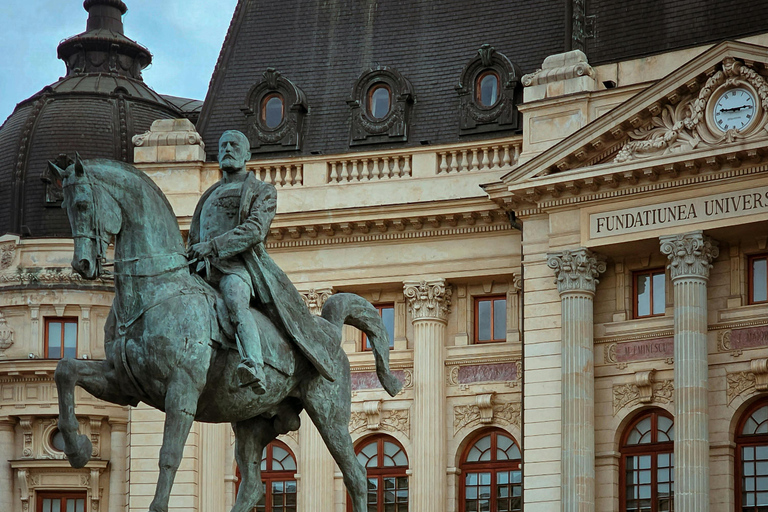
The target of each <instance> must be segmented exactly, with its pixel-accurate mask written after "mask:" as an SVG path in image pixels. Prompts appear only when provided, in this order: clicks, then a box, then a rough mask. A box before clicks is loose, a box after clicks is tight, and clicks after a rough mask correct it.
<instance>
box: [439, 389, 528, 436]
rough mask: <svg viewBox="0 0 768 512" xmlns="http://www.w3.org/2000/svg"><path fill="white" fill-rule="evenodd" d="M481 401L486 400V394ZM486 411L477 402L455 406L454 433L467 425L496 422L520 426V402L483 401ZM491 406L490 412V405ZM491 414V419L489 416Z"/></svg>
mask: <svg viewBox="0 0 768 512" xmlns="http://www.w3.org/2000/svg"><path fill="white" fill-rule="evenodd" d="M479 396H483V398H482V399H481V402H486V401H487V398H486V397H485V396H484V395H479ZM481 405H482V406H483V408H485V409H486V410H485V411H481V407H480V405H478V404H477V398H476V403H474V404H470V405H457V406H455V407H454V408H453V433H454V435H456V433H458V432H459V430H461V429H463V428H465V427H474V426H476V425H481V424H488V423H496V424H501V425H515V426H517V427H519V426H520V404H517V403H512V402H502V403H497V404H487V403H481ZM489 406H490V413H489V410H488V407H489ZM489 414H490V416H491V419H490V420H488V419H487V417H488V415H489Z"/></svg>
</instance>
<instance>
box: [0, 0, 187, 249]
mask: <svg viewBox="0 0 768 512" xmlns="http://www.w3.org/2000/svg"><path fill="white" fill-rule="evenodd" d="M83 7H84V8H85V9H86V10H87V11H88V23H87V27H86V31H85V32H83V33H82V34H78V35H76V36H74V37H71V38H69V39H66V40H64V41H62V42H61V44H59V47H58V57H59V58H60V59H61V60H63V61H64V62H65V64H66V66H67V73H66V76H64V77H63V78H61V79H60V80H59V81H57V82H55V83H53V84H51V85H49V86H46V87H44V88H43V89H42V90H41V91H40V92H38V93H37V94H35V95H33V96H32V97H30V98H28V99H26V100H24V101H22V102H21V103H19V104H18V105H17V106H16V109H15V110H14V111H13V113H12V114H11V116H10V117H9V118H8V119H7V120H6V121H5V123H4V124H3V125H2V126H0V235H2V234H5V233H15V234H19V235H21V236H23V237H57V236H67V237H68V236H70V228H69V221H68V220H67V216H66V213H65V212H64V211H63V210H62V209H61V208H60V205H61V190H60V185H59V184H57V183H54V182H53V181H54V180H52V179H50V178H49V177H48V176H47V174H46V171H47V167H48V162H49V161H58V163H59V164H61V165H66V162H67V160H68V159H69V158H72V157H74V154H75V152H78V153H79V154H80V155H81V156H82V157H83V158H112V159H115V160H122V161H125V162H131V161H132V160H133V146H132V144H131V138H132V137H133V136H134V135H136V134H140V133H144V132H146V131H147V130H149V127H150V125H151V124H152V122H153V121H155V120H157V119H169V118H178V117H190V115H191V114H194V113H193V112H188V111H187V110H188V108H187V109H185V108H182V107H181V106H180V105H184V104H185V103H183V102H181V100H182V99H181V98H174V101H169V100H168V99H166V97H163V96H161V95H159V94H158V93H156V92H155V91H153V90H152V89H151V88H150V87H149V86H147V84H145V83H144V81H143V79H142V77H141V71H142V70H143V69H144V68H146V67H147V66H148V65H149V64H150V63H151V62H152V55H151V53H150V52H149V50H147V49H146V48H144V47H143V46H141V45H140V44H138V43H136V42H135V41H132V40H131V39H128V38H127V37H125V35H124V34H123V22H122V15H123V14H125V12H126V10H127V7H126V5H125V4H124V3H123V2H122V1H121V0H86V1H85V2H84V4H83ZM187 102H193V100H187ZM44 180H47V181H44Z"/></svg>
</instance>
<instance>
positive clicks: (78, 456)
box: [67, 434, 93, 469]
mask: <svg viewBox="0 0 768 512" xmlns="http://www.w3.org/2000/svg"><path fill="white" fill-rule="evenodd" d="M92 452H93V445H92V444H91V440H90V439H88V436H85V435H83V434H80V435H79V436H77V447H76V448H75V452H74V453H68V452H67V459H68V460H69V464H70V466H72V467H73V468H75V469H80V468H82V467H84V466H85V465H86V464H88V461H89V460H91V453H92Z"/></svg>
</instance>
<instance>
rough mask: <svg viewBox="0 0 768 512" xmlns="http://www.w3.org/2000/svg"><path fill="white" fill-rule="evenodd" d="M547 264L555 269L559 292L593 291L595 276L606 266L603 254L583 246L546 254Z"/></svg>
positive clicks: (595, 281) (595, 284)
mask: <svg viewBox="0 0 768 512" xmlns="http://www.w3.org/2000/svg"><path fill="white" fill-rule="evenodd" d="M547 266H549V268H551V269H552V270H554V271H555V284H557V291H558V292H559V293H561V294H563V293H566V292H569V291H583V292H590V293H595V287H596V286H597V283H598V282H599V281H598V279H597V278H598V276H599V275H600V274H602V273H603V272H605V270H606V268H607V266H606V263H605V257H604V256H602V255H599V254H595V253H593V252H592V251H590V250H589V249H584V248H580V249H575V250H572V251H562V252H558V253H552V254H548V255H547Z"/></svg>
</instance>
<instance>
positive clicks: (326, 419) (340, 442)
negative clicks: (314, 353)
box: [302, 361, 368, 512]
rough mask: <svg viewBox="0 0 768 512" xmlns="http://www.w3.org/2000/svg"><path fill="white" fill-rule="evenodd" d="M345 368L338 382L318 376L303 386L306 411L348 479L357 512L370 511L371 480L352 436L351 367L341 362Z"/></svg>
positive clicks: (346, 481) (339, 364)
mask: <svg viewBox="0 0 768 512" xmlns="http://www.w3.org/2000/svg"><path fill="white" fill-rule="evenodd" d="M338 367H339V368H345V371H343V372H342V375H340V376H338V377H337V378H336V380H335V381H334V382H329V381H327V380H325V379H324V378H322V377H320V376H317V377H315V378H313V379H311V380H309V381H307V382H305V383H304V384H303V386H302V395H303V403H304V407H305V408H306V410H307V413H308V414H309V417H310V418H311V419H312V422H313V423H314V424H315V426H316V427H317V430H318V431H320V435H321V436H322V437H323V441H325V445H326V446H327V447H328V450H329V451H330V452H331V455H332V456H333V458H334V460H335V461H336V464H338V465H339V469H341V474H342V475H343V476H344V485H345V486H346V487H347V491H348V492H349V496H350V498H351V501H352V510H353V511H354V512H365V511H366V510H367V505H366V498H367V495H368V494H367V493H368V479H367V477H366V474H365V469H363V466H362V465H360V463H359V462H358V461H357V456H356V455H355V448H354V445H353V444H352V438H351V437H350V435H349V417H350V414H351V411H350V404H351V398H352V396H351V395H352V390H351V384H350V375H349V363H348V362H345V363H342V362H341V361H339V362H338Z"/></svg>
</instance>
